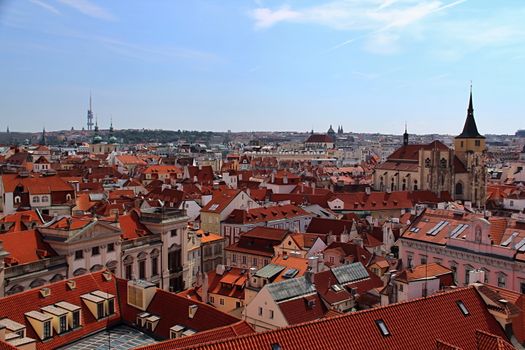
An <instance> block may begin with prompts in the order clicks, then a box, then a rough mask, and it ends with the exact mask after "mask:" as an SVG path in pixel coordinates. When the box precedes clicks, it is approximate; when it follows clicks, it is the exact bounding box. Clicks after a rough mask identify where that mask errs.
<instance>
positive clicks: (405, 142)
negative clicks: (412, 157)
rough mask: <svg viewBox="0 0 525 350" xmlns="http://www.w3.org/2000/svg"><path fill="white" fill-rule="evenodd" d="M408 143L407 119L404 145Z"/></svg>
mask: <svg viewBox="0 0 525 350" xmlns="http://www.w3.org/2000/svg"><path fill="white" fill-rule="evenodd" d="M407 145H408V131H407V122H406V121H405V133H404V134H403V146H407Z"/></svg>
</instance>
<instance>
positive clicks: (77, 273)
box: [73, 268, 87, 276]
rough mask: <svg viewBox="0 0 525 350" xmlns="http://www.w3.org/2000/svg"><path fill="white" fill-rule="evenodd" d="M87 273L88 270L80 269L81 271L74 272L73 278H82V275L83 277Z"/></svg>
mask: <svg viewBox="0 0 525 350" xmlns="http://www.w3.org/2000/svg"><path fill="white" fill-rule="evenodd" d="M86 272H87V270H86V269H83V268H80V269H76V270H75V271H74V272H73V276H80V275H83V274H85V273H86Z"/></svg>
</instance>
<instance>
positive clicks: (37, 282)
mask: <svg viewBox="0 0 525 350" xmlns="http://www.w3.org/2000/svg"><path fill="white" fill-rule="evenodd" d="M44 284H46V280H45V279H42V278H37V279H36V280H34V281H33V282H31V284H30V285H29V287H31V288H36V287H40V286H43V285H44Z"/></svg>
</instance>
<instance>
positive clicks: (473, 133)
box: [456, 84, 485, 139]
mask: <svg viewBox="0 0 525 350" xmlns="http://www.w3.org/2000/svg"><path fill="white" fill-rule="evenodd" d="M456 138H461V139H484V138H485V137H484V136H482V135H481V134H480V133H479V131H478V127H477V126H476V120H475V119H474V104H473V103H472V84H470V96H469V102H468V109H467V119H466V120H465V125H464V126H463V132H462V133H461V134H460V135H459V136H456Z"/></svg>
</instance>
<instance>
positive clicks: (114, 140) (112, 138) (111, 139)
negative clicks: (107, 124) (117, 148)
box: [109, 136, 117, 143]
mask: <svg viewBox="0 0 525 350" xmlns="http://www.w3.org/2000/svg"><path fill="white" fill-rule="evenodd" d="M109 143H117V138H116V137H115V136H111V137H110V138H109Z"/></svg>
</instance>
